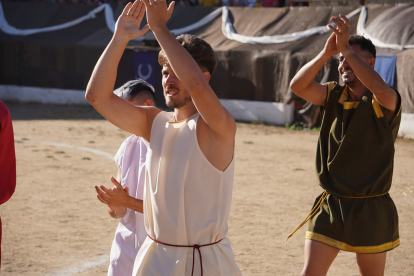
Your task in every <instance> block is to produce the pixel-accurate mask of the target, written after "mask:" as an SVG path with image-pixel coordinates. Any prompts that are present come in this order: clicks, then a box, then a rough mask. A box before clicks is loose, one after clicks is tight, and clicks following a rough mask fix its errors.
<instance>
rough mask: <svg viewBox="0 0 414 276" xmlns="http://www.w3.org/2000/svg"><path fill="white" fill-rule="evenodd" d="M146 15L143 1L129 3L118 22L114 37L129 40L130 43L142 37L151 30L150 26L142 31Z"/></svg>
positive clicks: (137, 0)
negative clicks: (143, 19)
mask: <svg viewBox="0 0 414 276" xmlns="http://www.w3.org/2000/svg"><path fill="white" fill-rule="evenodd" d="M144 14H145V6H144V3H143V2H142V1H141V0H136V1H135V2H134V3H131V2H130V3H128V4H127V5H126V6H125V8H124V10H123V11H122V14H121V15H120V16H119V18H118V20H117V21H116V25H115V34H114V36H115V37H117V38H122V39H128V41H129V40H131V39H135V38H138V37H142V36H143V35H144V34H145V33H146V32H148V30H149V26H148V24H147V25H145V26H144V27H142V29H141V28H140V26H141V21H142V18H144Z"/></svg>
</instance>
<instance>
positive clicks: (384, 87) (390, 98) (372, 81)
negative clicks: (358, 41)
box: [329, 15, 398, 113]
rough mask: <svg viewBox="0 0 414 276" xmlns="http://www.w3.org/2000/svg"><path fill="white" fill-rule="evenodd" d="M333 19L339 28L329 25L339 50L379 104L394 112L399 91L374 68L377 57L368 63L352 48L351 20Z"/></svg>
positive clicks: (341, 16) (343, 18)
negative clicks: (350, 35) (350, 42)
mask: <svg viewBox="0 0 414 276" xmlns="http://www.w3.org/2000/svg"><path fill="white" fill-rule="evenodd" d="M331 21H332V22H334V23H335V24H336V25H337V26H338V27H337V28H334V27H332V26H329V27H330V29H331V30H332V31H333V32H334V33H335V35H336V44H337V47H338V50H339V51H340V52H341V53H342V55H343V57H344V58H345V59H346V61H347V62H348V64H349V65H350V66H351V68H352V70H353V71H354V73H355V75H356V76H357V77H358V79H359V80H360V81H361V82H362V84H363V85H364V86H365V87H366V88H368V89H369V91H371V92H372V93H373V94H374V97H375V98H376V99H377V101H378V102H379V104H380V105H382V106H383V107H384V108H386V109H387V110H389V111H391V112H392V113H393V112H394V111H395V110H396V108H397V104H398V96H397V92H396V91H395V90H394V89H392V88H390V87H389V86H388V84H387V83H386V82H385V81H384V80H383V79H382V78H381V76H380V75H379V74H378V73H377V72H375V70H374V68H373V67H374V64H375V59H373V62H371V64H368V63H366V62H365V61H363V60H362V59H361V58H360V57H359V56H358V55H357V54H356V53H355V52H354V51H353V50H352V49H351V47H350V45H349V21H348V19H347V18H346V17H345V16H343V15H340V18H337V17H332V19H331Z"/></svg>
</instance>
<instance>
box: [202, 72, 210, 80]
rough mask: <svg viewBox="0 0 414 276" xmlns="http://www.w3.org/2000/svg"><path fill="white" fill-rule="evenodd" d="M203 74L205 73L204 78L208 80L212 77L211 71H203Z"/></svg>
mask: <svg viewBox="0 0 414 276" xmlns="http://www.w3.org/2000/svg"><path fill="white" fill-rule="evenodd" d="M203 75H204V78H205V79H206V81H207V82H209V81H210V78H211V75H210V72H208V71H206V72H203Z"/></svg>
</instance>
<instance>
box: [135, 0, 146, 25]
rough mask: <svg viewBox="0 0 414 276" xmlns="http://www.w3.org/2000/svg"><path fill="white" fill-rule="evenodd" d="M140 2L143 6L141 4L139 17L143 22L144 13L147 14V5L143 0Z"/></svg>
mask: <svg viewBox="0 0 414 276" xmlns="http://www.w3.org/2000/svg"><path fill="white" fill-rule="evenodd" d="M140 3H141V6H140V10H139V13H138V15H137V19H138V21H139V22H142V19H143V18H144V15H145V5H144V2H142V1H140Z"/></svg>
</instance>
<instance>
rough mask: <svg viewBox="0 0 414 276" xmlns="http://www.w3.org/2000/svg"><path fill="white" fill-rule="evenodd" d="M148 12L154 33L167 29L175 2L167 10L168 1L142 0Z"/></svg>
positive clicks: (148, 19) (149, 23)
mask: <svg viewBox="0 0 414 276" xmlns="http://www.w3.org/2000/svg"><path fill="white" fill-rule="evenodd" d="M142 1H143V2H144V4H145V8H146V10H147V22H148V25H149V28H150V29H151V30H152V31H155V30H158V29H160V28H165V27H166V23H167V21H168V19H170V17H171V14H172V12H173V10H174V5H175V2H174V1H172V2H171V4H170V6H169V7H168V8H167V2H166V0H142Z"/></svg>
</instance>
